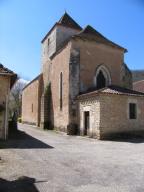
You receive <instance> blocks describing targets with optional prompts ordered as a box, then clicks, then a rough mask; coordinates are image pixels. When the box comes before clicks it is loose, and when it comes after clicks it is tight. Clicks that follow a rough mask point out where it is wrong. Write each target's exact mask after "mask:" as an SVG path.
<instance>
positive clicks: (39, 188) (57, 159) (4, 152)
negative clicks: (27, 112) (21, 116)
mask: <svg viewBox="0 0 144 192" xmlns="http://www.w3.org/2000/svg"><path fill="white" fill-rule="evenodd" d="M19 130H20V131H22V132H20V134H19V135H17V136H16V137H14V138H12V139H10V140H9V141H7V142H6V143H1V142H0V148H1V149H0V157H1V160H0V192H9V191H10V192H144V139H129V140H126V141H98V140H95V139H89V138H86V137H80V136H67V135H66V134H62V133H56V132H54V131H43V130H38V129H37V128H35V127H31V126H27V125H19Z"/></svg>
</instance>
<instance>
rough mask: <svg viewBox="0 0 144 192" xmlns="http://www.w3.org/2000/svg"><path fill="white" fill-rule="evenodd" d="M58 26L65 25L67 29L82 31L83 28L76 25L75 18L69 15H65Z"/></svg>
mask: <svg viewBox="0 0 144 192" xmlns="http://www.w3.org/2000/svg"><path fill="white" fill-rule="evenodd" d="M58 24H61V25H64V26H66V27H70V28H74V29H78V30H82V28H81V26H80V25H79V24H78V23H76V22H75V21H74V20H73V18H71V17H70V16H69V15H68V14H67V13H65V14H64V15H63V16H62V17H61V19H60V20H59V21H58Z"/></svg>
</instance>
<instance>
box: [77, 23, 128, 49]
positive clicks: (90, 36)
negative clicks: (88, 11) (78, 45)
mask: <svg viewBox="0 0 144 192" xmlns="http://www.w3.org/2000/svg"><path fill="white" fill-rule="evenodd" d="M74 37H80V38H82V39H87V40H91V41H96V42H98V43H103V44H108V45H110V46H113V47H117V48H119V49H123V50H124V51H125V52H127V50H126V49H125V48H123V47H121V46H119V45H118V44H116V43H114V42H112V41H110V40H109V39H107V38H106V37H104V36H103V35H102V34H101V33H99V32H98V31H96V30H95V29H94V28H93V27H91V26H90V25H88V26H86V27H85V28H84V29H83V30H81V31H80V32H79V33H78V34H76V35H74Z"/></svg>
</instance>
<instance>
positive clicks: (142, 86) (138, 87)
mask: <svg viewBox="0 0 144 192" xmlns="http://www.w3.org/2000/svg"><path fill="white" fill-rule="evenodd" d="M133 89H134V90H135V91H140V92H143V93H144V80H141V81H137V82H134V83H133Z"/></svg>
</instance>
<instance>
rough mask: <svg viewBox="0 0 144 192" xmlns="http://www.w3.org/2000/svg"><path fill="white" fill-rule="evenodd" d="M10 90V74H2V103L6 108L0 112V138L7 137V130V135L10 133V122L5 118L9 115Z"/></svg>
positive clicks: (0, 93) (0, 81)
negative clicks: (7, 104)
mask: <svg viewBox="0 0 144 192" xmlns="http://www.w3.org/2000/svg"><path fill="white" fill-rule="evenodd" d="M9 91H10V78H9V77H8V76H1V75H0V105H3V106H4V108H5V110H4V111H3V112H0V139H4V138H5V131H6V135H7V134H8V122H7V120H6V119H5V118H6V117H7V116H8V108H7V114H6V107H7V106H6V102H7V101H8V95H9ZM5 123H6V130H5Z"/></svg>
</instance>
